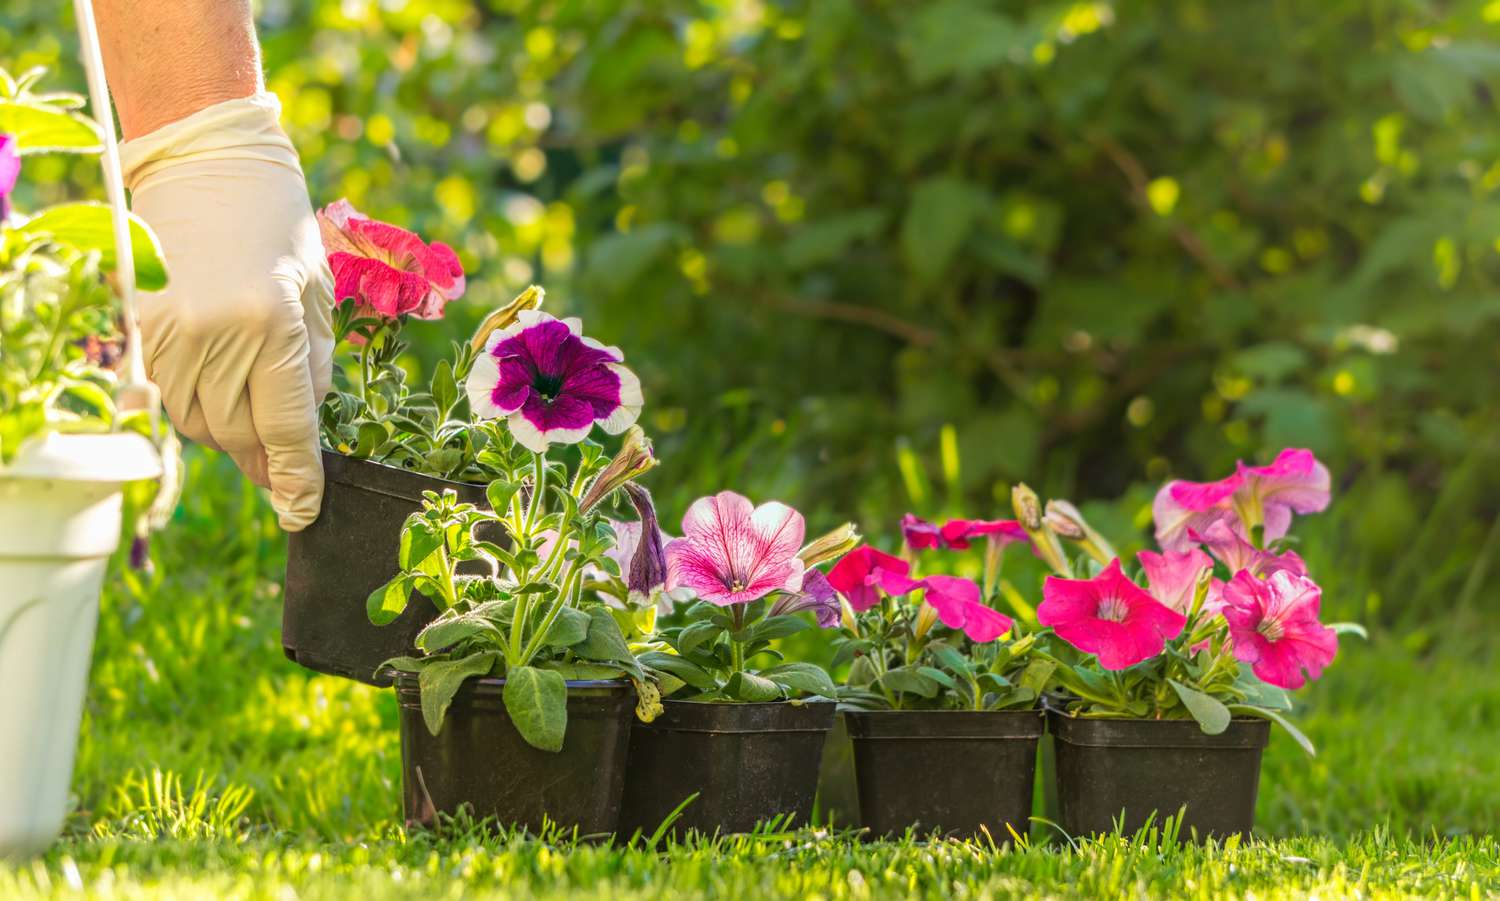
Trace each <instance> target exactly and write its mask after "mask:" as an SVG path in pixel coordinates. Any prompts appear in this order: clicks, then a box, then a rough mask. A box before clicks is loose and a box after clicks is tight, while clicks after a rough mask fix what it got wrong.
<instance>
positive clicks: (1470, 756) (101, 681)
mask: <svg viewBox="0 0 1500 901" xmlns="http://www.w3.org/2000/svg"><path fill="white" fill-rule="evenodd" d="M189 467H190V473H189V485H190V486H191V488H192V490H191V491H190V492H189V493H188V496H187V500H186V502H185V504H184V506H183V508H182V509H181V510H180V511H179V514H178V516H177V519H176V521H175V522H174V523H173V525H172V527H171V528H170V529H169V530H167V531H166V532H165V533H164V534H162V535H160V536H159V537H158V538H157V539H156V544H155V546H154V556H155V558H156V571H155V573H152V574H146V573H138V572H128V571H121V572H120V574H119V576H118V578H117V579H116V580H115V582H114V584H113V585H112V586H111V587H110V588H109V589H108V590H107V591H106V594H105V601H104V606H105V609H104V613H103V615H102V617H101V621H100V626H99V642H98V646H97V650H96V655H95V662H94V670H93V683H92V690H91V695H90V700H89V705H88V711H87V714H86V719H85V722H84V729H83V737H82V740H81V744H80V748H79V757H78V766H77V772H76V775H75V779H74V786H75V791H76V794H77V798H78V810H77V812H76V813H75V814H74V816H73V817H72V818H71V820H70V823H69V832H68V834H67V835H66V836H65V838H64V840H63V841H61V842H60V843H59V844H58V845H57V846H55V847H54V848H53V849H52V850H51V851H50V852H49V853H48V854H47V855H46V856H45V857H44V858H42V859H40V860H37V861H23V862H15V863H10V864H0V897H3V898H7V899H9V898H23V897H29V896H32V895H50V894H67V893H70V892H75V891H77V890H79V889H85V890H96V891H98V892H99V893H101V894H104V893H106V892H113V893H115V894H118V895H123V896H126V897H139V896H146V895H152V894H154V893H161V894H173V895H189V896H205V895H214V896H220V895H233V896H247V897H290V896H292V895H293V894H295V895H296V896H298V897H343V896H350V895H362V896H365V897H369V898H378V897H388V896H392V897H405V896H411V897H434V896H455V897H456V896H460V895H463V896H474V895H480V894H485V893H495V894H501V893H503V894H508V895H515V896H528V895H536V896H549V897H550V896H568V897H593V896H598V897H630V896H648V895H649V896H651V897H659V896H662V895H666V894H683V895H697V894H708V893H713V894H724V895H728V896H735V897H756V896H775V895H784V896H792V897H811V896H820V897H828V898H832V897H845V896H848V897H865V896H869V895H879V896H894V895H899V896H921V895H930V896H948V895H953V894H960V893H965V894H968V895H975V894H986V895H992V896H1010V895H1018V896H1020V895H1025V896H1029V895H1035V894H1043V895H1082V896H1094V897H1098V896H1110V895H1118V894H1122V893H1130V894H1140V893H1147V894H1173V895H1176V894H1184V895H1201V896H1206V897H1208V896H1211V897H1220V896H1223V895H1249V894H1254V895H1256V896H1258V897H1276V896H1279V895H1292V896H1304V895H1307V894H1310V893H1317V894H1320V895H1324V896H1337V895H1348V894H1367V895H1375V896H1379V895H1423V896H1433V895H1454V896H1458V895H1463V896H1474V897H1479V896H1483V895H1490V894H1494V893H1497V892H1500V842H1497V841H1496V839H1494V838H1492V837H1490V836H1489V834H1490V833H1492V832H1494V831H1495V829H1496V827H1497V825H1500V805H1497V804H1496V802H1495V799H1496V798H1497V797H1500V767H1496V766H1495V760H1496V757H1495V748H1496V747H1497V746H1500V683H1497V682H1496V680H1494V679H1493V655H1492V653H1491V652H1490V651H1488V650H1487V649H1485V648H1484V643H1483V641H1482V636H1483V635H1484V634H1485V629H1484V626H1485V624H1484V623H1466V624H1464V627H1463V628H1455V629H1452V630H1451V632H1452V633H1453V634H1452V635H1450V636H1449V637H1446V638H1441V639H1439V638H1437V637H1434V636H1433V635H1432V634H1429V633H1423V632H1409V631H1403V630H1395V629H1376V630H1375V631H1374V634H1373V637H1372V640H1371V641H1370V642H1369V643H1368V644H1363V643H1358V642H1355V641H1353V640H1350V641H1348V642H1346V644H1345V646H1344V650H1343V652H1342V654H1341V657H1342V658H1343V659H1341V660H1340V662H1339V665H1337V666H1335V667H1334V668H1332V669H1331V670H1330V671H1329V674H1328V676H1327V677H1326V678H1325V679H1324V680H1323V681H1322V682H1320V683H1318V684H1317V685H1316V686H1315V687H1314V688H1313V689H1312V690H1311V691H1309V692H1307V693H1306V695H1305V698H1304V704H1303V705H1302V707H1301V709H1300V710H1299V720H1300V722H1301V723H1302V724H1303V725H1304V727H1305V729H1306V731H1307V732H1308V734H1309V735H1310V736H1311V737H1312V738H1313V740H1314V741H1315V742H1316V743H1317V745H1318V746H1319V749H1320V753H1319V756H1318V757H1317V758H1315V759H1309V758H1308V757H1306V756H1305V755H1304V754H1302V752H1301V751H1300V750H1298V749H1297V747H1296V746H1295V745H1294V744H1293V743H1292V742H1291V741H1290V740H1287V739H1286V738H1284V737H1280V736H1278V737H1276V738H1274V739H1273V741H1272V746H1271V748H1270V750H1269V752H1268V754H1267V757H1266V762H1265V766H1264V770H1263V774H1262V787H1261V798H1260V808H1259V811H1258V818H1259V832H1258V834H1257V836H1256V837H1255V839H1253V840H1251V841H1248V842H1246V843H1243V844H1231V845H1230V846H1227V847H1217V848H1196V847H1186V848H1181V849H1179V848H1176V847H1175V846H1171V845H1170V844H1169V843H1163V842H1160V841H1154V840H1153V839H1152V837H1151V836H1137V837H1117V838H1113V839H1108V840H1104V841H1100V842H1085V843H1080V844H1077V845H1076V846H1075V845H1070V844H1069V843H1068V842H1067V841H1065V840H1063V839H1062V838H1061V837H1060V836H1058V835H1057V834H1056V833H1055V832H1054V831H1052V830H1050V829H1049V828H1047V827H1045V826H1041V825H1039V826H1038V828H1037V830H1036V831H1035V832H1034V834H1033V836H1032V839H1031V840H1030V841H1029V843H1028V844H1029V845H1030V847H1027V848H1023V849H1020V850H1015V849H1003V848H1002V849H996V848H993V847H990V846H988V845H986V846H982V847H981V846H978V845H966V844H960V843H952V842H947V843H935V844H934V843H927V842H923V841H917V840H912V841H906V842H900V843H880V844H870V843H861V842H860V841H859V840H858V839H857V837H855V836H852V835H850V834H847V833H840V832H836V831H835V832H831V833H830V832H827V831H823V832H818V831H799V832H793V833H786V834H780V833H777V834H768V835H764V836H756V837H741V838H734V839H727V840H719V841H703V842H693V843H688V844H684V845H681V846H676V847H671V848H667V849H666V850H664V851H663V852H660V853H658V852H652V851H647V850H644V849H642V848H640V847H635V848H627V849H614V850H612V849H609V848H606V847H602V846H599V845H594V844H583V845H574V844H573V843H572V842H571V841H570V840H568V839H566V838H563V837H553V838H551V839H550V840H546V841H538V840H535V839H526V838H524V837H516V836H507V835H496V834H492V833H488V832H486V831H485V830H484V829H482V828H480V827H477V826H474V825H464V824H455V825H453V826H451V827H450V828H449V829H448V830H446V831H445V832H443V833H441V834H437V835H434V834H427V833H421V832H412V833H408V832H406V831H404V830H403V829H402V828H401V826H400V811H399V806H400V800H399V747H398V741H397V733H396V716H395V713H396V710H395V704H394V700H393V698H392V697H391V695H390V693H389V692H385V691H379V690H375V689H371V688H366V687H363V686H358V685H352V684H349V683H346V682H343V681H340V680H337V679H332V678H328V677H321V676H314V675H312V674H310V673H307V672H304V671H302V670H300V669H298V668H297V667H296V666H295V665H293V664H291V663H289V662H288V661H286V660H285V659H284V658H283V657H282V654H281V650H280V646H279V643H278V640H277V636H278V633H279V625H280V604H279V603H278V592H279V582H280V578H281V567H282V565H283V561H284V556H283V555H284V549H285V542H284V539H282V538H281V537H280V536H279V534H278V533H277V531H276V529H275V525H274V521H273V519H272V517H271V516H270V514H269V510H268V508H267V507H266V505H265V504H264V503H263V501H262V500H261V498H260V497H259V496H258V495H257V494H256V493H255V492H254V491H253V490H251V489H249V488H246V487H244V483H243V482H241V481H240V480H239V479H237V478H236V477H235V476H234V475H233V472H232V469H231V468H230V467H229V466H228V464H227V461H225V460H222V459H219V458H217V457H215V456H213V455H210V454H207V453H194V454H191V455H190V457H189ZM1465 636H1474V637H1473V638H1466V637H1465ZM496 765H497V766H504V762H503V761H497V762H496Z"/></svg>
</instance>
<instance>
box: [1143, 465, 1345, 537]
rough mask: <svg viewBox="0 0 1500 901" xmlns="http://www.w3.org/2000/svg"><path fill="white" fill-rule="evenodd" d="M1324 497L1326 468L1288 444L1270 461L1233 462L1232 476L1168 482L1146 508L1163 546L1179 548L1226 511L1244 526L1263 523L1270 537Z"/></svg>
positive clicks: (1322, 505) (1313, 508)
mask: <svg viewBox="0 0 1500 901" xmlns="http://www.w3.org/2000/svg"><path fill="white" fill-rule="evenodd" d="M1328 501H1329V475H1328V467H1326V466H1324V465H1323V464H1322V463H1319V462H1318V460H1317V458H1316V457H1314V456H1313V453H1312V451H1309V450H1303V449H1300V448H1287V449H1286V450H1283V451H1282V452H1281V453H1280V454H1278V455H1277V456H1276V459H1275V461H1273V462H1272V463H1271V464H1270V465H1269V466H1246V465H1245V464H1244V463H1243V462H1241V463H1237V464H1235V473H1234V474H1233V475H1231V476H1228V477H1226V478H1223V479H1220V480H1219V481H1217V482H1184V481H1172V482H1168V483H1167V484H1165V485H1163V486H1162V487H1161V490H1160V491H1158V492H1157V494H1156V499H1155V500H1154V501H1153V502H1152V504H1151V513H1152V516H1153V518H1154V519H1155V520H1156V540H1157V542H1158V543H1159V544H1160V545H1161V546H1162V548H1163V549H1164V550H1168V551H1183V550H1187V548H1188V547H1190V546H1191V545H1192V538H1191V533H1192V532H1195V531H1196V532H1199V533H1206V532H1207V530H1208V529H1209V527H1210V526H1212V525H1213V524H1214V523H1215V522H1216V521H1218V520H1220V519H1223V518H1226V517H1230V516H1237V517H1238V518H1239V520H1240V522H1241V523H1242V524H1243V526H1244V528H1246V529H1249V528H1251V527H1253V526H1256V525H1260V526H1263V535H1264V538H1265V540H1266V541H1268V542H1270V541H1275V540H1276V539H1278V538H1280V537H1282V536H1283V535H1285V534H1286V532H1287V529H1289V528H1290V527H1291V524H1292V514H1293V513H1303V514H1305V513H1317V512H1319V511H1321V510H1323V509H1325V508H1327V506H1328Z"/></svg>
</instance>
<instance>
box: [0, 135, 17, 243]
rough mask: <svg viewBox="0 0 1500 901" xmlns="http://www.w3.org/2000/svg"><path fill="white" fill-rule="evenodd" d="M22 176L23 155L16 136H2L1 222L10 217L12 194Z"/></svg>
mask: <svg viewBox="0 0 1500 901" xmlns="http://www.w3.org/2000/svg"><path fill="white" fill-rule="evenodd" d="M20 176H21V153H20V151H19V150H17V149H16V138H15V136H14V135H8V134H0V222H3V221H5V217H6V216H8V215H10V192H11V191H14V190H15V189H16V179H17V178H19V177H20Z"/></svg>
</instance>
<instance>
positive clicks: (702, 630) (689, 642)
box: [673, 621, 724, 654]
mask: <svg viewBox="0 0 1500 901" xmlns="http://www.w3.org/2000/svg"><path fill="white" fill-rule="evenodd" d="M722 634H724V630H723V629H721V628H720V627H719V626H718V624H716V623H711V622H706V621H705V622H697V623H690V624H688V625H687V626H685V627H683V630H682V632H681V633H680V634H678V636H677V641H675V642H673V646H674V647H676V648H677V653H679V654H691V653H692V652H693V651H694V650H695V649H696V648H697V647H698V646H699V645H701V644H703V643H704V642H712V641H713V639H715V638H718V637H719V636H720V635H722Z"/></svg>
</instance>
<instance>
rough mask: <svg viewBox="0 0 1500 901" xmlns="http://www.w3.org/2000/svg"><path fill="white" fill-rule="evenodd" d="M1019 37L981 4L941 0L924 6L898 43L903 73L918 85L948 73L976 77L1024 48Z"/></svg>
mask: <svg viewBox="0 0 1500 901" xmlns="http://www.w3.org/2000/svg"><path fill="white" fill-rule="evenodd" d="M1026 40H1027V38H1026V36H1025V34H1024V33H1023V32H1022V31H1021V30H1020V29H1018V28H1017V27H1016V26H1015V25H1014V24H1013V23H1012V22H1011V21H1010V20H1009V19H1007V18H1006V17H1005V16H1002V15H1001V14H999V13H997V12H994V11H993V10H990V9H986V8H985V6H984V5H983V4H975V3H972V2H969V0H943V2H938V3H931V4H925V5H923V6H922V7H921V12H920V13H919V14H918V15H916V16H914V17H913V20H912V22H911V25H910V27H909V29H908V30H907V33H906V34H905V36H904V38H903V40H902V45H903V46H902V49H903V51H904V52H905V56H906V64H907V71H908V72H910V73H911V77H912V80H913V81H915V82H916V83H917V84H919V85H925V84H929V83H931V82H934V81H937V80H938V79H941V78H944V77H946V76H949V75H959V76H968V75H976V74H979V73H981V72H983V71H985V70H986V69H990V68H992V67H994V66H998V65H1000V64H1002V63H1004V62H1005V61H1006V60H1007V59H1009V58H1010V55H1011V54H1012V53H1013V52H1017V51H1020V50H1024V49H1025V41H1026Z"/></svg>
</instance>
